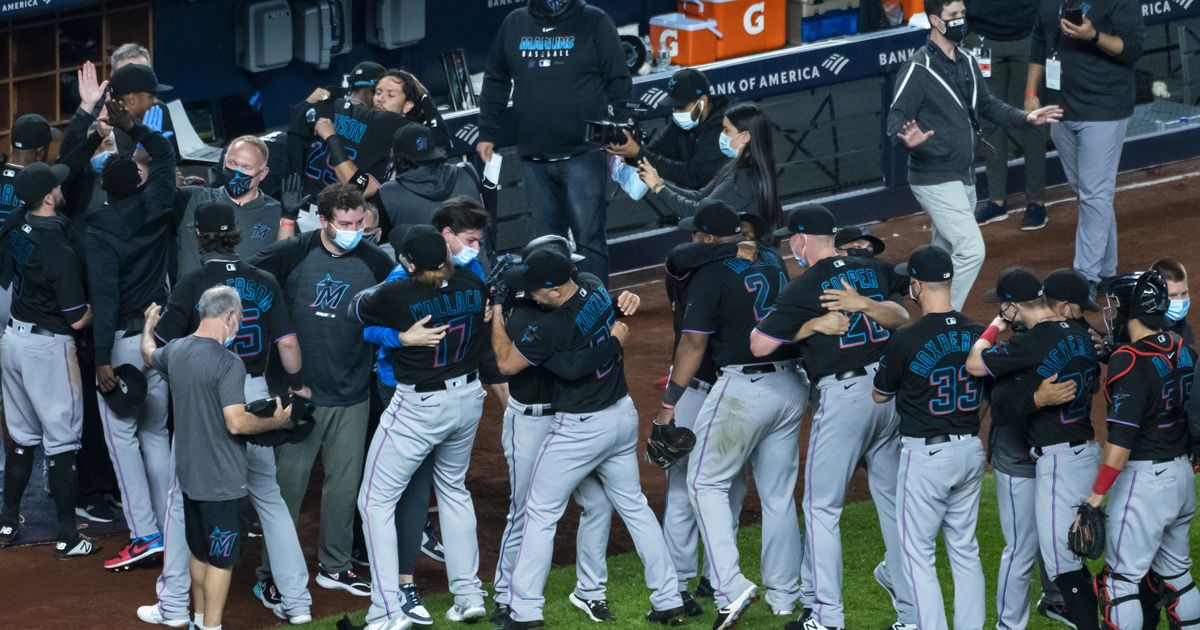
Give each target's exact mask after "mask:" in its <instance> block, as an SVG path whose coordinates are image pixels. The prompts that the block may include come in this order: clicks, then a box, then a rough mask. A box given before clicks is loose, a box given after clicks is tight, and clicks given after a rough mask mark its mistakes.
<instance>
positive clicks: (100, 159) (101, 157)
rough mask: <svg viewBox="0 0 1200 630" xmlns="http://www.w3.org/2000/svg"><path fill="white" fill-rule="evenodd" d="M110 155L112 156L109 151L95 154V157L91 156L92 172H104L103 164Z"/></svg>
mask: <svg viewBox="0 0 1200 630" xmlns="http://www.w3.org/2000/svg"><path fill="white" fill-rule="evenodd" d="M111 155H112V152H111V151H105V152H104V153H97V154H96V155H93V156H92V170H93V171H94V172H96V173H99V172H100V171H102V170H104V163H105V162H107V161H108V158H109V156H111Z"/></svg>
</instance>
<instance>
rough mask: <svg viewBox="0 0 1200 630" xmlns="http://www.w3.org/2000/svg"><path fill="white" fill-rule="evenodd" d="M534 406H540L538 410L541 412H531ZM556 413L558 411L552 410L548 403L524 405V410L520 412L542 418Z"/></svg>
mask: <svg viewBox="0 0 1200 630" xmlns="http://www.w3.org/2000/svg"><path fill="white" fill-rule="evenodd" d="M534 407H541V409H539V411H541V412H542V413H533V409H534ZM556 413H558V412H557V411H555V410H554V407H551V406H549V405H525V411H523V412H522V415H526V416H530V417H538V418H544V417H546V416H553V415H554V414H556Z"/></svg>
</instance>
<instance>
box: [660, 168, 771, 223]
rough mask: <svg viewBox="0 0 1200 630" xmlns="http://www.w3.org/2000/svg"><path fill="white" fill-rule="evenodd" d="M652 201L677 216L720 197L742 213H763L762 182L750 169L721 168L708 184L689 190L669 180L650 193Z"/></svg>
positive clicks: (689, 212)
mask: <svg viewBox="0 0 1200 630" xmlns="http://www.w3.org/2000/svg"><path fill="white" fill-rule="evenodd" d="M646 199H648V200H649V201H650V203H651V205H654V206H656V207H659V208H662V209H664V210H668V211H670V212H671V213H672V214H674V215H675V216H677V217H680V218H683V217H690V216H692V215H694V214H696V211H697V210H699V208H700V202H702V201H704V200H705V199H718V200H720V201H724V202H725V203H726V204H728V205H729V207H730V208H733V211H734V212H736V213H738V214H741V213H743V212H749V213H750V214H756V215H760V216H761V215H762V210H761V207H760V205H759V195H758V183H757V182H755V181H754V176H752V175H751V174H750V172H749V171H746V170H743V169H737V168H733V167H732V165H731V166H730V167H728V168H724V169H721V171H720V172H719V173H717V175H716V176H715V177H714V178H713V179H711V180H709V182H708V185H706V186H704V187H703V188H701V189H699V190H687V189H684V188H681V187H679V186H674V185H671V184H667V185H666V186H663V188H662V190H660V191H658V192H657V193H654V192H651V193H650V194H648V195H646Z"/></svg>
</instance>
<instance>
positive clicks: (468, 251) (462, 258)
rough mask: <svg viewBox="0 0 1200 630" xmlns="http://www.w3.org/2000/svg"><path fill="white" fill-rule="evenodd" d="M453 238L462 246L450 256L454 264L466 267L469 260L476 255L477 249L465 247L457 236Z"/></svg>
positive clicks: (477, 253)
mask: <svg viewBox="0 0 1200 630" xmlns="http://www.w3.org/2000/svg"><path fill="white" fill-rule="evenodd" d="M454 240H456V241H458V244H459V245H461V246H462V249H460V250H458V253H457V254H455V255H454V256H452V258H453V259H454V264H456V265H458V266H459V267H466V266H467V265H469V264H471V261H473V260H475V257H476V256H478V255H479V250H478V249H472V248H470V247H467V246H466V245H464V244H463V242H462V241H461V240H459V238H458V237H457V236H456V237H454Z"/></svg>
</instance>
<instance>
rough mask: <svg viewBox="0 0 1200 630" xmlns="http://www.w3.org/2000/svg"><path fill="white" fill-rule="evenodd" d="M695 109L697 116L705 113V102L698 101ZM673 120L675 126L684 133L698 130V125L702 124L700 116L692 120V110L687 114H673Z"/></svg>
mask: <svg viewBox="0 0 1200 630" xmlns="http://www.w3.org/2000/svg"><path fill="white" fill-rule="evenodd" d="M695 109H696V113H697V114H699V113H700V112H703V111H704V101H697V102H696V108H695ZM671 119H672V120H674V121H675V124H676V125H678V126H679V128H680V129H682V130H684V131H691V130H692V129H695V128H696V125H699V124H700V117H699V115H697V116H696V118H695V119H693V118H692V110H688V111H686V112H675V113H673V114H671Z"/></svg>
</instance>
